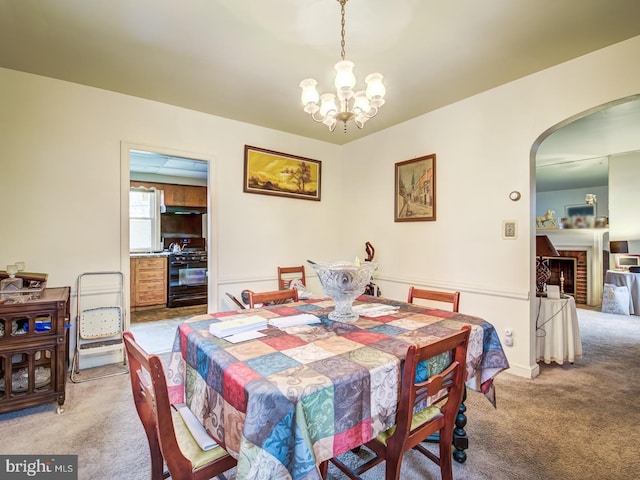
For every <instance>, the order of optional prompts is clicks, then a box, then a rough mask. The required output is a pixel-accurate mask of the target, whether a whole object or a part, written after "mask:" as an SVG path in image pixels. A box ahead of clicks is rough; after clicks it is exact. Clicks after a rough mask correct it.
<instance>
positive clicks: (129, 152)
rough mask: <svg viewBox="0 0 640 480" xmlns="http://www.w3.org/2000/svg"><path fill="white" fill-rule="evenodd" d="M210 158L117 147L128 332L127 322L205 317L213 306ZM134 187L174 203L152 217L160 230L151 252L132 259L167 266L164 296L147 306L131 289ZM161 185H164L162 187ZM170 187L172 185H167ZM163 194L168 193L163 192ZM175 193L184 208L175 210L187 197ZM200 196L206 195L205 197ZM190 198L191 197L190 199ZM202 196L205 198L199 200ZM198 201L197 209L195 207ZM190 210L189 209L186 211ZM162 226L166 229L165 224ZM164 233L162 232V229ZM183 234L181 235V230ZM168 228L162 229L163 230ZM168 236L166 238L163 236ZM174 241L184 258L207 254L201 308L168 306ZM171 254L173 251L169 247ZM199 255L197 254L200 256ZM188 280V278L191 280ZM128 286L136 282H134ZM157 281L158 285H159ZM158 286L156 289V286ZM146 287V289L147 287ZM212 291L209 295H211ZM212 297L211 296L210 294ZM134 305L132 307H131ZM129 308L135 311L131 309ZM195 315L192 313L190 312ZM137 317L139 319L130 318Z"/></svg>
mask: <svg viewBox="0 0 640 480" xmlns="http://www.w3.org/2000/svg"><path fill="white" fill-rule="evenodd" d="M212 161H213V159H212V158H211V157H209V156H206V155H201V154H194V153H192V152H185V151H179V150H174V149H167V148H159V147H153V146H147V145H137V144H129V143H123V144H122V147H121V182H122V184H121V185H122V187H121V212H122V214H121V219H122V220H121V227H122V228H121V232H122V233H121V258H122V260H121V263H122V271H123V273H124V274H125V277H126V282H125V284H126V285H125V286H126V288H125V297H126V298H127V299H128V302H127V315H126V327H127V328H129V327H130V326H131V323H132V322H134V321H136V320H141V321H143V322H150V323H153V322H157V321H160V320H167V319H171V318H183V317H188V316H191V315H194V314H198V313H205V312H206V311H207V310H208V305H209V304H215V303H216V301H217V299H216V298H214V297H215V293H214V292H215V289H212V286H213V285H214V284H215V281H216V275H215V271H214V269H212V268H211V265H215V259H214V258H212V257H211V255H209V252H215V249H214V248H213V247H212V245H214V243H215V242H214V241H213V239H212V236H211V232H212V227H211V225H212V223H213V222H212V220H213V219H212V215H210V211H211V210H210V205H211V197H212V195H211V190H210V188H209V185H210V184H211V183H212V182H211V175H210V172H211V162H212ZM132 185H148V186H150V188H156V189H157V190H162V198H163V199H164V197H165V193H166V194H167V196H168V197H169V198H168V199H167V200H168V202H170V203H172V205H171V206H170V207H167V206H166V205H164V202H162V210H161V211H160V213H159V214H158V218H157V219H156V220H157V222H158V226H159V229H160V233H159V237H160V238H159V239H158V241H157V242H156V243H155V244H154V247H153V248H152V249H150V250H149V252H140V251H138V252H136V257H137V258H139V257H145V256H146V255H149V257H153V258H157V259H158V260H160V261H163V265H166V266H167V267H166V269H167V270H166V272H164V273H165V276H164V277H163V278H164V282H166V283H165V285H164V295H165V296H164V297H162V298H163V300H162V303H160V302H159V301H158V300H154V301H153V302H152V303H153V305H151V306H149V307H148V308H145V307H139V306H138V305H137V303H135V302H134V299H133V298H132V297H131V295H132V291H133V290H134V288H135V285H136V283H135V282H136V279H135V271H133V269H134V268H135V267H132V264H133V263H135V262H136V261H137V260H136V261H133V262H132V259H133V257H132V256H131V247H130V235H131V228H130V211H129V192H130V187H131V186H132ZM163 185H167V186H166V187H163ZM169 186H170V187H169ZM165 190H166V192H165ZM194 191H197V193H198V200H197V201H195V202H194V201H193V200H192V199H193V196H192V195H191V194H192V193H193V192H194ZM176 192H182V193H184V192H186V193H187V195H186V198H187V200H184V201H183V202H182V203H181V205H183V207H184V208H174V207H175V205H178V204H180V202H179V201H177V200H175V198H178V197H180V198H185V195H182V196H181V195H179V194H176ZM202 192H204V194H203V195H201V194H202ZM190 195H191V196H190ZM200 197H203V198H200ZM195 203H197V205H195ZM186 207H190V208H186ZM163 225H164V226H163ZM162 229H164V230H162ZM181 229H182V230H184V231H182V230H181ZM165 230H166V231H165ZM165 237H166V238H165ZM173 243H175V244H179V246H180V248H181V249H182V248H184V254H185V255H188V254H189V253H190V250H191V249H193V248H195V246H196V245H197V246H200V247H199V248H204V250H205V251H204V255H206V258H207V259H206V265H207V275H206V276H205V277H206V280H205V283H206V292H207V293H206V297H207V298H206V299H205V300H204V301H203V303H202V304H200V305H189V306H184V307H182V306H181V307H178V308H167V303H168V298H167V297H166V295H167V292H168V291H169V288H170V285H169V271H168V265H169V255H170V252H169V248H168V247H169V246H170V245H172V244H173ZM172 250H174V251H175V247H174V246H172ZM202 253H203V252H199V254H200V255H201V254H202ZM189 278H191V277H189ZM132 282H134V283H133V284H132ZM161 284H162V282H159V284H158V285H161ZM158 285H156V287H157V286H158ZM145 288H146V286H145ZM212 290H213V292H212ZM212 293H213V295H212ZM132 305H135V307H134V308H132ZM132 310H133V311H132ZM194 312H195V313H194ZM136 316H138V317H139V318H134V317H136Z"/></svg>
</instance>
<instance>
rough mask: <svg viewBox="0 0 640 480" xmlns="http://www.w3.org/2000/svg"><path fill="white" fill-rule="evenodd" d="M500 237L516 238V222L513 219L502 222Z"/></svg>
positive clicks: (506, 238) (505, 238)
mask: <svg viewBox="0 0 640 480" xmlns="http://www.w3.org/2000/svg"><path fill="white" fill-rule="evenodd" d="M502 238H503V239H504V240H515V239H516V238H518V222H516V221H515V220H505V221H503V222H502Z"/></svg>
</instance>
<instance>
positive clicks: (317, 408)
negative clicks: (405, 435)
mask: <svg viewBox="0 0 640 480" xmlns="http://www.w3.org/2000/svg"><path fill="white" fill-rule="evenodd" d="M333 308H334V303H333V300H331V299H330V298H313V299H308V300H302V301H299V302H294V303H287V304H281V305H273V306H264V307H261V308H256V309H246V310H239V311H225V312H216V313H211V314H206V315H198V316H194V317H192V318H189V319H186V320H185V321H184V322H182V323H180V324H179V326H178V327H177V331H176V335H175V340H174V344H173V348H172V352H171V354H170V359H169V366H168V368H167V383H168V388H169V396H170V400H171V403H174V404H181V403H184V404H186V405H187V406H188V407H189V409H190V410H191V411H192V412H193V413H194V415H195V416H196V418H197V419H198V420H199V421H200V422H201V423H202V425H203V426H204V427H205V429H206V431H207V432H208V433H209V435H211V437H213V438H214V439H215V440H216V441H217V442H218V443H219V444H220V445H221V446H223V447H224V448H225V449H226V450H227V451H228V452H229V454H230V455H231V456H233V457H235V458H236V459H237V461H238V464H237V471H236V478H237V479H238V480H242V479H259V478H269V479H280V478H282V479H303V480H315V479H320V478H322V477H321V474H320V465H321V464H322V462H324V461H326V460H329V459H330V458H332V457H335V456H337V455H340V454H343V453H345V452H347V451H350V450H353V449H355V448H357V447H359V446H361V445H363V444H364V443H366V442H367V441H369V440H371V439H372V438H374V437H376V436H377V435H378V434H380V433H382V432H384V431H385V430H387V429H389V428H390V427H392V426H393V425H394V424H395V413H396V408H397V404H398V400H399V388H400V373H401V369H402V365H403V362H404V359H405V356H406V352H407V348H408V347H409V346H410V345H412V344H419V345H423V344H428V343H429V342H434V341H436V340H438V339H439V338H441V337H444V336H447V335H449V334H452V333H454V332H456V331H459V330H460V328H462V326H463V325H470V326H471V334H470V338H469V345H468V352H467V361H466V388H467V390H472V391H478V392H481V394H484V395H485V396H486V397H487V399H488V400H489V401H490V402H492V403H493V405H494V406H495V387H494V384H493V380H494V378H495V376H496V375H497V374H498V373H500V372H501V371H503V370H505V369H507V368H509V363H508V360H507V357H506V355H505V352H504V350H503V348H502V345H501V343H500V340H499V337H498V334H497V332H496V330H495V328H494V327H493V325H492V324H491V323H489V322H488V321H486V320H483V319H481V318H478V317H475V316H471V315H465V314H463V313H456V312H450V311H445V310H440V309H436V308H433V307H427V306H423V305H417V304H411V303H406V302H402V301H397V300H392V299H385V298H382V297H370V296H365V295H363V296H360V297H358V298H357V299H356V300H355V301H354V304H353V308H354V311H357V312H360V313H359V317H358V319H357V320H355V321H350V322H338V321H333V320H331V319H329V316H328V315H329V313H330V312H331V311H332V310H333ZM225 322H229V323H225ZM249 324H252V325H255V328H257V329H259V330H257V331H246V332H244V333H240V334H238V335H231V336H225V335H227V334H225V333H221V332H223V331H224V330H225V328H227V326H232V325H233V326H234V328H235V327H237V326H242V325H245V326H246V325H249ZM227 330H228V328H227ZM212 332H214V333H215V334H214V333H212ZM254 337H255V338H254ZM437 364H438V362H435V363H434V364H433V365H432V364H430V363H427V364H426V365H424V367H423V368H424V369H425V373H424V374H425V375H428V374H429V371H430V370H429V369H430V368H434V365H437ZM465 410H466V408H465V407H464V405H462V406H461V408H460V411H459V415H458V417H459V418H458V419H457V421H456V428H455V431H454V439H453V443H454V459H456V460H457V461H459V462H462V461H464V460H465V459H466V453H465V451H464V450H466V449H467V447H468V439H467V438H466V432H465V431H464V427H465V424H466V423H467V419H466V417H465V415H464V411H465ZM456 436H457V437H458V440H459V441H458V442H456V438H455V437H456ZM456 455H457V456H456Z"/></svg>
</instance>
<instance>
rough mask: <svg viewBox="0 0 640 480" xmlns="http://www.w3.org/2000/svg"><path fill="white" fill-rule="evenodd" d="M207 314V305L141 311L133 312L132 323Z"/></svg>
mask: <svg viewBox="0 0 640 480" xmlns="http://www.w3.org/2000/svg"><path fill="white" fill-rule="evenodd" d="M203 313H207V305H206V304H205V305H192V306H189V307H177V308H158V309H154V310H139V311H137V312H131V323H139V322H156V321H158V320H170V319H172V318H178V317H189V316H193V315H201V314H203Z"/></svg>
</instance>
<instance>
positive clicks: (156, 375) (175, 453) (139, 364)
mask: <svg viewBox="0 0 640 480" xmlns="http://www.w3.org/2000/svg"><path fill="white" fill-rule="evenodd" d="M122 336H123V339H124V344H125V349H126V351H127V357H128V360H129V376H130V379H131V390H132V392H133V400H134V402H135V405H136V410H137V411H138V416H139V417H140V421H141V422H142V426H143V427H144V431H145V433H146V434H147V440H148V441H149V450H150V452H151V480H162V479H164V478H167V477H169V476H170V477H171V478H172V479H173V480H187V479H188V480H204V479H210V478H213V477H215V476H219V477H220V478H222V479H224V478H225V477H224V475H223V472H225V471H227V470H229V469H230V468H233V467H234V466H235V465H236V460H235V459H234V458H233V457H231V456H230V455H229V454H228V453H227V451H226V450H224V449H223V448H222V447H220V446H217V447H215V448H213V449H211V450H206V451H205V450H202V449H201V448H200V446H199V445H198V444H197V443H196V441H195V440H194V438H193V436H192V435H191V433H190V432H189V430H188V428H187V426H186V424H185V423H184V420H182V416H181V415H180V413H179V412H178V411H177V410H176V408H175V407H174V406H172V405H171V404H170V403H169V392H168V390H167V380H166V377H165V374H164V368H163V367H162V361H161V360H160V357H158V356H157V355H149V354H147V353H146V352H145V351H144V350H143V349H142V347H140V345H139V344H138V343H136V340H135V338H134V336H133V334H132V333H131V332H124V333H123V334H122ZM164 464H166V466H167V469H168V473H164Z"/></svg>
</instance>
